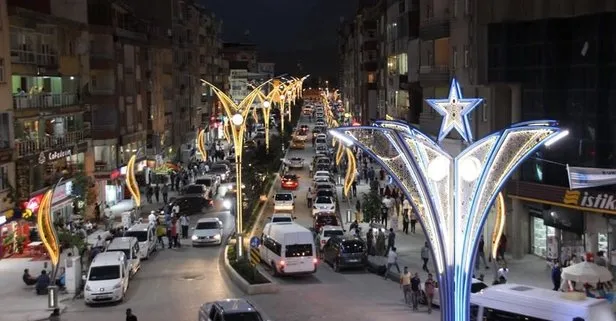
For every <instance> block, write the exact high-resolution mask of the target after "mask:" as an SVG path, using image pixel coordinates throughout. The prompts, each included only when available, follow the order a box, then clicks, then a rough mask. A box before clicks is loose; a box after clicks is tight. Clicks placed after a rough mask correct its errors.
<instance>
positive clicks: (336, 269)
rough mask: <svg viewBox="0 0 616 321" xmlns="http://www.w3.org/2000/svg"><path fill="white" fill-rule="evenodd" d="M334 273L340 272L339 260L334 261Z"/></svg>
mask: <svg viewBox="0 0 616 321" xmlns="http://www.w3.org/2000/svg"><path fill="white" fill-rule="evenodd" d="M334 272H340V264H339V263H338V260H334Z"/></svg>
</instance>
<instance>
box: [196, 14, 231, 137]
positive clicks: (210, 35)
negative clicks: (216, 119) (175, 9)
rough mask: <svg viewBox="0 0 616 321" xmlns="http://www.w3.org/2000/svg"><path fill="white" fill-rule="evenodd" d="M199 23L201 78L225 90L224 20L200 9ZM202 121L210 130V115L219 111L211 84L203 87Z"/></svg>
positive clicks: (201, 123) (202, 124) (202, 126)
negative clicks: (222, 37) (222, 34)
mask: <svg viewBox="0 0 616 321" xmlns="http://www.w3.org/2000/svg"><path fill="white" fill-rule="evenodd" d="M200 13H201V16H200V20H201V22H200V24H199V73H200V78H201V79H203V80H205V81H207V82H209V83H211V84H213V85H214V86H216V87H217V88H220V89H221V90H224V87H225V79H226V76H227V75H228V73H227V74H224V73H223V62H222V60H223V59H222V49H223V44H222V40H221V39H220V36H221V33H222V22H221V21H220V20H218V19H217V18H216V16H215V15H214V14H213V13H211V12H209V11H208V10H206V9H203V8H201V10H200ZM200 102H201V104H202V110H201V122H200V124H199V127H200V128H205V129H206V131H209V126H208V125H209V123H210V117H211V116H213V115H215V114H216V113H217V111H216V109H217V102H218V98H217V97H216V95H214V92H213V90H212V88H211V87H209V86H202V87H201V101H200Z"/></svg>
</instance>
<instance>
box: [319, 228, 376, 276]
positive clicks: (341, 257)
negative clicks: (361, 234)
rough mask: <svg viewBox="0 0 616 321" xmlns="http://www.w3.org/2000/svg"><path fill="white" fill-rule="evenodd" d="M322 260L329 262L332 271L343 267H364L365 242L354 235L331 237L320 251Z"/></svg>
mask: <svg viewBox="0 0 616 321" xmlns="http://www.w3.org/2000/svg"><path fill="white" fill-rule="evenodd" d="M321 255H322V260H323V261H325V262H327V263H329V264H331V265H332V267H333V268H334V271H336V272H340V270H341V269H345V268H365V266H366V263H367V262H368V254H367V253H366V243H364V241H363V240H361V239H359V238H357V237H355V236H349V237H346V236H344V237H342V236H333V237H331V238H330V239H329V240H328V241H327V243H325V246H324V247H323V251H322V252H321Z"/></svg>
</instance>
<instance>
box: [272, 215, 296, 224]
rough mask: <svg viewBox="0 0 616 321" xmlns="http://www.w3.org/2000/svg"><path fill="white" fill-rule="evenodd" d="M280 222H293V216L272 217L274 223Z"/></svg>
mask: <svg viewBox="0 0 616 321" xmlns="http://www.w3.org/2000/svg"><path fill="white" fill-rule="evenodd" d="M279 222H293V218H291V217H288V216H278V217H273V218H272V223H279Z"/></svg>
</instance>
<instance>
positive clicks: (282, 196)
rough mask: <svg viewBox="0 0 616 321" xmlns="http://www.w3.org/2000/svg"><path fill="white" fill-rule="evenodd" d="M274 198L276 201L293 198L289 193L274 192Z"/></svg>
mask: <svg viewBox="0 0 616 321" xmlns="http://www.w3.org/2000/svg"><path fill="white" fill-rule="evenodd" d="M274 200H276V201H291V200H293V195H291V194H276V196H274Z"/></svg>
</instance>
